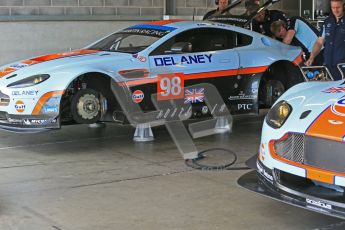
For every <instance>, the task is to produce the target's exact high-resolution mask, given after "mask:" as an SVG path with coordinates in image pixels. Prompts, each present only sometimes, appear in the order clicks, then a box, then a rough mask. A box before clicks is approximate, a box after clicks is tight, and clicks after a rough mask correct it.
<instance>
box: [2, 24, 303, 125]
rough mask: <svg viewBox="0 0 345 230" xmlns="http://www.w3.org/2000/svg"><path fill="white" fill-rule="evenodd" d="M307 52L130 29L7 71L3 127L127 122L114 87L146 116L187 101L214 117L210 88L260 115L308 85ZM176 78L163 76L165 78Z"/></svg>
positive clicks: (184, 31) (252, 38) (240, 33)
mask: <svg viewBox="0 0 345 230" xmlns="http://www.w3.org/2000/svg"><path fill="white" fill-rule="evenodd" d="M301 62H302V57H301V49H300V48H297V47H292V46H287V45H284V44H283V43H280V42H278V41H275V40H273V39H270V38H268V37H265V36H263V35H260V34H257V33H255V32H252V31H249V30H246V29H243V28H239V27H235V26H231V25H225V24H221V23H216V22H196V21H190V22H188V21H176V20H175V21H174V20H173V21H156V22H149V23H144V24H139V25H134V26H131V27H128V28H125V29H123V30H121V31H118V32H116V33H113V34H111V35H109V36H107V37H105V38H103V39H101V40H99V41H97V42H95V43H93V44H91V45H89V46H87V47H85V48H84V49H81V50H75V51H71V52H65V53H58V54H49V55H44V56H40V57H34V58H30V59H27V60H22V61H18V62H15V63H12V64H8V65H5V66H3V67H1V68H0V128H2V129H6V130H11V131H43V130H47V129H57V128H60V126H61V125H62V124H71V123H81V124H91V123H95V122H98V121H105V122H107V121H109V122H111V121H116V122H119V121H120V122H126V117H125V115H124V113H123V110H127V109H128V108H122V107H121V106H120V104H121V103H119V100H120V99H121V98H117V97H116V95H115V94H114V93H113V91H112V89H111V88H112V86H113V85H114V84H115V85H117V86H119V87H120V88H121V89H122V90H123V91H124V92H125V95H126V98H125V99H124V98H122V99H123V100H128V101H130V102H131V103H132V104H135V105H139V106H140V108H141V109H142V110H143V111H152V110H155V108H154V106H153V104H152V101H151V98H150V96H151V95H152V94H155V93H158V100H170V99H182V100H185V103H191V104H192V106H193V114H203V115H209V114H210V111H211V108H209V109H208V110H207V109H205V107H204V106H203V105H204V95H205V92H204V89H202V88H195V89H188V90H185V87H189V86H192V85H194V84H198V83H209V84H212V85H214V86H215V87H216V88H217V90H218V91H219V93H220V94H221V95H222V98H223V100H224V102H225V104H226V105H227V106H228V107H229V108H230V110H231V113H232V114H244V113H258V109H259V105H260V106H271V105H272V104H273V102H274V101H275V100H276V99H277V98H278V97H279V96H280V95H281V94H282V93H283V92H284V91H285V90H286V89H288V88H290V87H292V86H293V85H295V84H297V83H300V82H303V81H305V78H304V76H303V74H302V73H301V71H300V69H299V66H298V65H299V64H300V63H301ZM167 73H168V74H170V75H169V76H167V77H160V74H167Z"/></svg>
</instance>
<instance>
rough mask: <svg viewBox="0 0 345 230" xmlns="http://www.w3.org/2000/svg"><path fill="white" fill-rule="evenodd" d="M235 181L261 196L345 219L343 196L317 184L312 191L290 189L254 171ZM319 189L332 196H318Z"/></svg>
mask: <svg viewBox="0 0 345 230" xmlns="http://www.w3.org/2000/svg"><path fill="white" fill-rule="evenodd" d="M237 183H238V184H239V185H240V186H241V187H243V188H246V189H248V190H250V191H252V192H255V193H258V194H260V195H262V196H265V197H268V198H271V199H274V200H277V201H280V202H283V203H286V204H289V205H293V206H296V207H299V208H303V209H307V210H310V211H313V212H318V213H321V214H325V215H328V216H332V217H337V218H341V219H345V196H344V195H339V193H338V196H336V199H335V197H334V191H332V190H326V189H325V188H320V187H317V186H315V191H313V193H311V192H310V188H308V191H305V192H304V191H303V190H302V189H297V190H296V189H291V188H287V187H284V186H282V185H280V184H275V183H271V182H270V181H267V180H266V179H265V178H264V177H263V176H261V175H260V174H259V173H257V172H256V171H251V172H248V173H246V174H245V175H243V176H242V177H240V178H239V179H238V181H237ZM319 190H320V191H322V194H324V192H325V191H329V193H330V194H329V195H330V196H329V197H332V198H331V199H330V200H328V199H324V198H320V197H318V196H317V194H318V193H319ZM310 194H313V195H310ZM314 194H315V195H314Z"/></svg>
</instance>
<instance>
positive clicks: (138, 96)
mask: <svg viewBox="0 0 345 230" xmlns="http://www.w3.org/2000/svg"><path fill="white" fill-rule="evenodd" d="M144 97H145V95H144V93H143V91H141V90H135V91H134V92H133V94H132V100H133V101H134V102H135V103H140V102H142V101H143V100H144Z"/></svg>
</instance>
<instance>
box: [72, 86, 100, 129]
mask: <svg viewBox="0 0 345 230" xmlns="http://www.w3.org/2000/svg"><path fill="white" fill-rule="evenodd" d="M99 98H100V97H99V93H98V92H97V91H95V90H93V89H82V90H80V91H78V92H77V93H76V94H75V95H74V96H73V98H72V102H71V113H72V116H73V119H74V120H75V121H76V122H77V123H80V124H93V123H95V122H97V121H98V120H99V118H100V117H101V103H100V99H99Z"/></svg>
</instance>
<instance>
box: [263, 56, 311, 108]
mask: <svg viewBox="0 0 345 230" xmlns="http://www.w3.org/2000/svg"><path fill="white" fill-rule="evenodd" d="M271 80H274V81H280V82H281V83H282V85H283V86H284V92H285V91H286V90H288V89H289V88H291V87H292V86H294V85H297V84H299V83H302V82H305V77H304V75H303V73H302V71H301V69H300V67H299V66H298V65H296V64H295V63H293V62H291V61H289V60H279V61H276V62H274V63H272V64H271V65H270V66H269V67H268V68H267V70H266V71H265V72H264V73H263V74H262V77H261V80H260V84H259V101H263V100H264V97H266V96H267V95H266V94H265V92H264V90H265V87H266V85H267V83H268V82H269V81H271Z"/></svg>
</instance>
